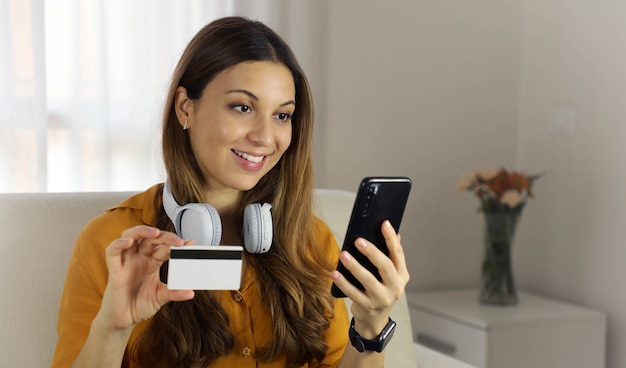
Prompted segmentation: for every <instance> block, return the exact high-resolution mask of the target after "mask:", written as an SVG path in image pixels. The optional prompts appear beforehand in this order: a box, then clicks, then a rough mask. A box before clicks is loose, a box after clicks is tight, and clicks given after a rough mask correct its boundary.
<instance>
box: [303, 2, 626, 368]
mask: <svg viewBox="0 0 626 368" xmlns="http://www.w3.org/2000/svg"><path fill="white" fill-rule="evenodd" d="M320 3H321V4H323V5H321V6H323V7H325V12H324V13H325V14H326V15H325V16H321V17H320V19H319V23H320V24H319V27H320V28H323V29H324V33H325V34H326V37H327V48H324V49H323V50H320V53H321V54H322V59H324V60H326V61H327V62H326V64H325V66H324V67H321V70H322V72H323V73H321V74H319V75H323V76H324V77H323V78H324V80H323V81H318V82H316V83H319V84H318V85H319V86H321V88H322V89H323V90H322V91H321V92H320V91H317V92H316V97H317V101H316V102H317V106H318V119H317V122H318V124H319V126H320V128H319V129H320V131H321V133H322V135H321V137H320V136H319V134H318V144H317V146H316V147H317V149H318V150H320V151H323V153H322V154H319V153H318V155H319V157H318V158H321V160H318V163H317V166H316V169H317V177H318V182H319V184H320V185H322V186H328V187H335V188H343V189H351V190H354V189H356V186H357V184H358V181H359V180H360V178H361V177H363V176H366V175H375V174H388V175H395V174H398V175H408V176H411V177H412V178H413V180H414V189H413V193H412V196H411V201H410V204H409V207H408V209H407V213H406V216H405V219H404V222H403V226H402V229H401V233H402V234H403V243H404V246H405V248H406V253H407V256H408V259H409V267H410V270H411V274H412V280H411V283H410V285H409V288H410V289H425V288H436V287H457V286H468V285H477V284H478V281H479V277H480V273H479V270H480V261H481V259H482V245H481V244H482V243H481V230H482V229H481V226H482V221H481V218H480V215H478V214H477V213H476V212H475V209H476V207H477V204H478V202H477V200H476V199H475V198H473V197H472V196H471V195H470V194H469V193H464V194H458V193H457V192H456V184H457V181H458V179H459V178H460V176H461V175H462V174H465V173H469V172H471V171H472V170H473V169H474V168H476V167H481V166H498V165H506V166H509V167H512V168H517V169H522V170H525V171H528V172H535V171H541V170H546V171H547V175H546V176H545V177H544V178H542V179H541V180H540V181H538V182H537V185H536V193H537V198H536V200H534V201H533V202H532V203H530V204H529V206H528V207H527V208H526V210H525V213H524V215H523V218H522V220H521V223H520V225H519V228H518V236H517V239H516V244H515V250H514V251H515V274H516V276H517V279H518V285H519V286H520V287H521V288H522V289H526V290H529V291H534V292H538V293H541V294H545V295H549V296H553V297H556V298H560V299H564V300H569V301H572V302H575V303H578V304H583V305H588V306H591V307H596V308H598V309H601V310H604V311H606V312H608V313H609V336H608V344H609V346H608V356H607V363H608V364H607V366H608V367H609V368H620V367H626V351H625V350H624V347H625V346H626V308H624V306H626V292H624V291H623V288H621V287H620V286H621V285H620V284H621V283H623V280H624V279H626V271H625V267H624V265H625V264H626V247H625V246H623V244H622V243H623V240H622V239H625V238H626V226H624V225H623V222H624V218H626V216H624V215H623V209H624V208H626V174H625V173H626V170H625V169H624V163H626V160H625V158H626V148H624V145H623V144H622V143H623V142H624V141H625V140H626V122H625V121H624V120H626V103H625V101H626V68H625V67H624V65H626V46H625V45H626V21H624V19H626V3H624V2H617V1H609V0H599V1H594V2H590V1H581V0H500V1H498V0H480V1H474V2H462V1H455V0H437V1H435V0H430V1H428V0H419V1H393V2H377V1H371V2H363V1H359V0H342V1H327V2H320ZM318 15H319V14H318ZM294 48H296V49H297V48H298V46H295V47H294ZM319 59H320V56H319V55H317V60H318V61H319ZM303 64H306V62H305V63H303ZM319 70H320V69H318V71H319ZM555 109H556V111H557V112H558V111H562V110H559V109H573V110H574V112H575V122H576V124H577V125H576V129H575V131H574V132H573V134H570V135H563V134H555V133H554V132H552V131H551V130H550V128H551V125H550V124H551V123H552V122H553V121H552V119H553V118H552V113H553V112H554V111H555ZM567 111H571V110H567Z"/></svg>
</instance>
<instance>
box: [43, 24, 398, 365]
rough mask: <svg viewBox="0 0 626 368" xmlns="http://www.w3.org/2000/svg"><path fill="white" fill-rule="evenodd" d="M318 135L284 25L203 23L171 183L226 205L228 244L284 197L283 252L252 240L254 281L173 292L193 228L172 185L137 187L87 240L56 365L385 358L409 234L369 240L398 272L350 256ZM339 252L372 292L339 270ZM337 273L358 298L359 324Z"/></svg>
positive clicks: (166, 136) (167, 125)
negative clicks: (322, 211) (321, 189)
mask: <svg viewBox="0 0 626 368" xmlns="http://www.w3.org/2000/svg"><path fill="white" fill-rule="evenodd" d="M312 132H313V106H312V101H311V93H310V91H309V86H308V83H307V80H306V78H305V76H304V74H303V72H302V70H301V68H300V67H299V66H298V63H297V61H296V60H295V58H294V56H293V54H292V52H291V51H290V49H289V47H288V46H287V45H286V44H285V42H284V41H283V40H282V39H281V38H280V37H279V36H277V35H276V34H275V33H274V32H273V31H272V30H270V29H269V28H268V27H266V26H265V25H263V24H262V23H259V22H254V21H250V20H248V19H245V18H240V17H228V18H223V19H219V20H216V21H214V22H212V23H210V24H209V25H207V26H206V27H205V28H203V29H202V30H201V31H200V32H199V33H198V34H197V35H196V36H195V37H194V38H193V39H192V41H191V42H190V44H189V45H188V47H187V49H186V50H185V52H184V54H183V55H182V57H181V59H180V61H179V63H178V66H177V67H176V70H175V72H174V76H173V78H172V82H171V86H170V90H169V94H168V97H167V100H166V103H165V114H164V118H163V137H162V145H163V156H164V160H165V166H166V170H167V174H168V183H169V185H168V188H169V189H171V195H172V196H173V199H174V200H175V202H176V203H178V204H179V205H181V206H182V205H185V204H188V203H206V204H210V205H211V206H212V207H213V208H215V209H216V210H217V213H218V214H219V218H220V219H221V230H222V236H221V240H220V244H229V245H237V244H242V243H243V242H244V240H243V239H242V235H241V234H242V226H243V225H242V223H243V218H244V216H245V214H244V208H246V207H247V206H248V205H249V204H253V203H265V202H267V203H271V205H272V210H271V218H272V224H273V240H272V244H271V248H270V249H269V251H268V252H267V253H264V254H253V253H247V252H244V262H243V263H244V276H243V278H242V286H241V288H240V289H239V290H236V291H192V290H169V289H168V288H167V285H166V284H163V283H162V282H161V281H160V278H159V269H160V267H161V265H162V263H163V262H164V261H166V260H167V259H168V258H169V255H170V248H171V247H177V246H182V245H186V244H193V239H182V238H181V237H179V236H178V235H176V229H175V226H174V224H173V222H172V221H173V220H172V218H171V217H170V215H168V213H167V211H166V208H164V205H163V198H164V197H163V194H164V193H163V191H164V186H163V184H159V185H155V186H154V187H152V188H150V189H148V190H147V191H145V192H143V193H141V194H138V195H135V196H133V197H131V198H129V199H127V200H126V201H124V202H123V203H121V204H120V205H118V206H116V207H114V208H111V209H109V210H108V211H106V212H105V213H104V214H102V215H100V216H98V217H96V218H95V219H93V220H92V221H91V222H90V223H89V224H88V225H87V226H86V227H85V229H84V230H83V232H82V233H81V234H80V235H79V237H78V239H77V241H76V245H75V249H74V253H73V255H72V258H71V261H70V265H69V268H68V273H67V279H66V284H65V289H64V293H63V297H62V300H61V308H60V312H59V322H58V332H59V340H58V343H57V347H56V351H55V356H54V361H53V364H52V366H53V367H70V366H74V367H92V368H93V367H120V366H123V367H207V366H209V367H351V368H354V367H382V366H383V357H384V354H381V353H379V352H375V351H372V350H377V349H378V350H381V348H382V345H379V346H370V344H375V343H378V340H379V337H380V336H379V335H380V334H381V331H383V330H389V328H390V326H392V323H391V322H390V321H391V320H390V318H389V311H390V309H391V307H392V306H393V304H394V303H395V302H396V300H398V298H400V296H401V295H402V293H403V292H404V287H405V285H406V283H407V282H408V279H409V275H408V272H407V269H406V264H405V259H404V255H403V252H402V246H401V244H400V238H399V236H398V235H397V234H396V233H395V231H394V229H393V228H391V226H389V225H388V224H384V225H383V229H382V231H383V234H384V235H385V240H386V242H387V246H388V247H389V250H390V256H389V257H387V256H385V255H384V254H383V253H381V252H380V251H378V249H377V248H376V247H375V246H373V245H372V244H370V243H368V242H366V241H364V240H362V239H359V240H357V246H358V248H359V250H360V251H361V252H362V253H364V254H365V255H366V256H367V257H369V259H370V260H371V261H372V262H373V263H374V264H375V265H376V266H378V268H379V270H380V272H381V274H382V277H383V281H382V282H379V281H378V280H377V279H376V278H375V277H374V276H373V275H372V274H371V273H370V272H368V271H367V270H365V269H364V268H363V267H361V266H360V265H359V264H358V263H357V262H356V261H354V259H353V258H352V257H351V256H350V255H349V254H347V253H345V252H343V253H342V254H340V252H339V250H338V248H337V244H336V243H335V240H334V238H333V235H332V233H331V232H330V230H329V229H328V227H327V226H326V225H325V224H324V223H323V222H321V221H320V220H319V219H317V218H315V217H314V216H313V214H312V210H311V206H312V204H311V202H312V190H313V184H312V183H313V174H312V163H311V145H312ZM183 236H184V234H183ZM339 259H340V260H341V262H343V263H344V264H345V265H346V267H347V268H348V269H349V270H350V271H352V273H353V274H355V276H357V278H358V279H359V281H361V282H362V283H363V284H364V285H367V286H366V290H365V291H364V292H362V291H360V290H358V289H356V288H355V287H354V286H352V285H351V284H350V283H349V282H347V281H346V280H345V279H344V278H343V277H342V276H341V275H340V274H339V273H338V272H336V271H334V266H335V265H336V263H337V261H338V260H339ZM333 281H334V282H335V283H336V285H337V286H338V287H340V288H341V289H342V290H343V291H344V293H345V294H346V295H348V296H349V297H350V298H351V299H352V300H353V304H352V312H353V315H354V319H353V322H352V324H351V323H350V321H349V320H348V317H347V310H346V307H345V304H344V302H343V300H341V299H337V300H335V299H333V298H332V296H331V294H330V286H331V283H332V282H333ZM349 330H350V333H349ZM349 335H350V339H349ZM350 340H352V341H353V343H352V344H350ZM367 340H372V341H369V342H368V341H367ZM383 340H384V339H383ZM363 341H365V344H364V343H363ZM385 343H386V341H385ZM353 345H354V346H353ZM363 347H365V350H364V349H363ZM359 350H361V351H359ZM363 350H364V351H363Z"/></svg>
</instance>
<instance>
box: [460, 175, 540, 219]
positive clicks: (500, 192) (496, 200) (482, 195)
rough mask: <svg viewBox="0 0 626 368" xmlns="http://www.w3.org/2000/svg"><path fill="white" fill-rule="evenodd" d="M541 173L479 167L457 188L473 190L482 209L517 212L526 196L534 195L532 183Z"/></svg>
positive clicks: (526, 199)
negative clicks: (534, 173) (533, 173)
mask: <svg viewBox="0 0 626 368" xmlns="http://www.w3.org/2000/svg"><path fill="white" fill-rule="evenodd" d="M542 175H543V174H538V175H526V174H523V173H521V172H517V171H508V170H506V169H505V168H502V169H500V170H494V169H479V170H476V171H475V172H474V174H473V175H472V176H470V177H463V178H462V179H461V181H460V182H459V186H458V189H459V190H460V191H471V192H474V194H476V196H477V197H478V198H479V199H480V204H481V206H480V209H481V210H482V211H486V212H488V211H503V212H511V211H515V212H519V211H521V210H522V208H524V205H525V204H526V202H527V201H528V198H532V197H534V194H533V192H532V185H533V183H534V181H535V180H537V179H539V178H540V177H541V176H542Z"/></svg>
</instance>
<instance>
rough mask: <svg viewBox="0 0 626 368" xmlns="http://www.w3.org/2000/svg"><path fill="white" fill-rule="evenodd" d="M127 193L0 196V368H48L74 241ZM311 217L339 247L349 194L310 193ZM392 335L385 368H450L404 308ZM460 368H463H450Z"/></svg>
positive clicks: (404, 305)
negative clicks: (415, 334)
mask: <svg viewBox="0 0 626 368" xmlns="http://www.w3.org/2000/svg"><path fill="white" fill-rule="evenodd" d="M131 194H132V193H128V192H109V193H28V194H0V224H1V225H0V226H1V230H2V231H0V249H1V250H2V253H1V254H2V263H1V264H0V326H1V331H0V367H29V368H39V367H49V366H50V361H51V358H52V354H53V351H54V346H55V343H56V337H57V335H56V321H57V312H58V306H59V298H60V295H61V291H62V288H63V283H64V279H65V271H66V268H67V264H68V261H69V258H70V253H71V250H72V247H73V244H74V238H75V237H76V236H77V235H78V233H79V232H80V230H81V229H82V227H83V226H84V225H85V224H86V223H87V221H88V220H89V219H91V218H92V217H94V216H96V215H97V214H99V213H101V212H102V211H103V210H104V209H106V208H108V207H110V206H112V205H115V204H117V203H119V202H120V201H122V200H123V199H124V198H126V197H128V196H129V195H131ZM315 194H316V206H315V210H316V213H317V214H318V215H319V216H320V217H322V218H323V219H324V220H325V221H326V222H327V223H328V225H329V226H330V227H331V229H332V230H333V231H334V232H335V235H336V238H337V240H338V243H339V244H341V243H342V241H343V234H344V232H345V229H346V227H347V222H348V218H349V215H350V212H351V210H352V203H353V200H354V196H355V194H354V193H352V192H346V191H337V190H329V189H317V190H316V193H315ZM392 317H393V318H394V319H395V320H396V321H397V323H398V327H397V330H396V334H395V336H394V338H393V340H392V342H391V343H390V344H389V346H388V348H387V352H386V366H387V367H400V368H405V367H406V368H413V367H418V365H417V362H416V352H417V354H418V358H419V360H420V362H421V363H420V365H419V367H420V368H422V367H424V368H428V367H430V368H438V367H447V368H448V367H457V365H455V363H454V362H453V361H451V360H449V359H447V358H446V357H444V356H443V355H440V354H437V353H435V352H433V351H431V350H428V349H425V348H423V347H420V346H414V345H413V343H412V338H411V322H410V317H409V312H408V307H407V303H406V300H405V299H404V298H403V299H402V300H400V302H399V303H397V305H396V306H395V307H394V310H393V312H392ZM458 367H465V365H458Z"/></svg>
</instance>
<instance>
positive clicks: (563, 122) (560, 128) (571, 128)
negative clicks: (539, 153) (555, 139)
mask: <svg viewBox="0 0 626 368" xmlns="http://www.w3.org/2000/svg"><path fill="white" fill-rule="evenodd" d="M574 133H576V110H574V109H572V108H552V109H551V110H550V134H551V135H554V136H564V135H574Z"/></svg>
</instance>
